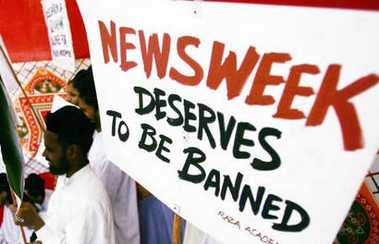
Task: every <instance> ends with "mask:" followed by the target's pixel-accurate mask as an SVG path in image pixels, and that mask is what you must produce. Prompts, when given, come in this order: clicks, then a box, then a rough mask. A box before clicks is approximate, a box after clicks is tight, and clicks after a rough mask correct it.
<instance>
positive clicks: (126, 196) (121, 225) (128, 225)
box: [88, 132, 140, 244]
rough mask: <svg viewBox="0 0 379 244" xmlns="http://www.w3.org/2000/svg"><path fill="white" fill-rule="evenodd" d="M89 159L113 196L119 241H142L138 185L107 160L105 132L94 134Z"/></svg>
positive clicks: (122, 243) (127, 243) (136, 243)
mask: <svg viewBox="0 0 379 244" xmlns="http://www.w3.org/2000/svg"><path fill="white" fill-rule="evenodd" d="M88 159H89V161H90V165H91V167H92V168H93V169H94V171H95V173H96V174H97V176H98V177H99V178H100V180H101V181H102V182H103V183H104V186H105V188H106V190H107V192H108V195H109V197H110V199H111V203H112V208H113V213H114V224H115V233H116V243H118V244H139V243H140V233H139V220H138V208H137V192H136V184H135V182H134V180H133V179H132V178H131V177H129V176H128V175H127V174H126V173H125V172H123V171H121V170H120V168H119V167H117V166H116V165H115V164H113V163H112V162H111V161H109V160H108V159H107V157H106V154H105V151H104V147H103V141H102V137H101V132H95V133H94V136H93V143H92V146H91V149H90V151H89V153H88Z"/></svg>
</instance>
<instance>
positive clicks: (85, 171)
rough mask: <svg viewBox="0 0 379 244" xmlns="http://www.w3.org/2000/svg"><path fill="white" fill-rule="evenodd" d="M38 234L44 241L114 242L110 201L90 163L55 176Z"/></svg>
mask: <svg viewBox="0 0 379 244" xmlns="http://www.w3.org/2000/svg"><path fill="white" fill-rule="evenodd" d="M37 236H38V240H40V241H42V243H43V244H79V243H80V244H115V236H114V227H113V214H112V208H111V205H110V201H109V198H108V195H107V193H106V191H105V188H104V186H103V184H102V183H101V181H100V180H99V179H98V177H97V176H96V175H95V173H94V172H93V170H92V169H91V167H90V166H89V165H87V166H85V167H83V168H82V169H80V170H79V171H78V172H76V173H75V174H74V175H72V176H71V177H69V178H67V177H65V176H60V177H59V178H58V181H57V186H56V189H55V191H54V192H53V194H52V195H51V199H50V203H49V208H48V211H47V217H46V221H45V225H44V226H43V227H42V228H41V229H40V230H38V231H37Z"/></svg>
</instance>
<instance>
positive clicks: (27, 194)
mask: <svg viewBox="0 0 379 244" xmlns="http://www.w3.org/2000/svg"><path fill="white" fill-rule="evenodd" d="M50 195H51V191H49V190H46V189H45V182H44V180H43V179H42V178H41V177H40V176H39V175H37V174H30V175H28V177H27V178H26V179H25V190H24V199H23V201H24V202H28V203H30V204H31V205H32V207H33V208H34V209H35V211H36V212H37V213H38V215H39V216H40V217H41V218H42V219H45V217H46V211H47V206H48V202H49V198H50ZM11 210H12V212H11V211H6V212H4V222H3V234H4V240H5V241H6V242H7V243H13V244H23V243H24V242H23V239H22V236H21V230H20V227H18V226H16V225H15V218H14V213H13V212H15V210H14V209H11ZM24 232H25V236H26V239H27V240H30V242H33V241H34V240H35V234H33V230H32V229H30V228H24Z"/></svg>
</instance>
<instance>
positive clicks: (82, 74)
mask: <svg viewBox="0 0 379 244" xmlns="http://www.w3.org/2000/svg"><path fill="white" fill-rule="evenodd" d="M71 83H72V85H73V86H74V88H75V89H77V90H78V92H79V97H80V98H81V99H83V100H84V102H85V103H86V104H88V105H90V106H91V107H93V108H95V110H99V105H98V103H97V96H96V89H95V81H94V79H93V73H92V66H90V67H89V68H88V69H87V70H84V69H82V70H80V71H79V72H78V73H77V74H76V75H75V77H74V78H73V79H72V81H71Z"/></svg>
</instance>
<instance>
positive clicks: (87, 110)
mask: <svg viewBox="0 0 379 244" xmlns="http://www.w3.org/2000/svg"><path fill="white" fill-rule="evenodd" d="M78 101H79V108H80V109H81V110H82V111H83V113H84V114H85V115H86V116H87V118H88V119H89V120H91V121H92V122H93V123H96V110H95V108H94V107H92V106H90V105H88V104H87V103H86V102H85V101H84V100H83V99H81V98H79V100H78Z"/></svg>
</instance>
